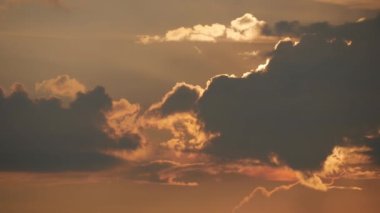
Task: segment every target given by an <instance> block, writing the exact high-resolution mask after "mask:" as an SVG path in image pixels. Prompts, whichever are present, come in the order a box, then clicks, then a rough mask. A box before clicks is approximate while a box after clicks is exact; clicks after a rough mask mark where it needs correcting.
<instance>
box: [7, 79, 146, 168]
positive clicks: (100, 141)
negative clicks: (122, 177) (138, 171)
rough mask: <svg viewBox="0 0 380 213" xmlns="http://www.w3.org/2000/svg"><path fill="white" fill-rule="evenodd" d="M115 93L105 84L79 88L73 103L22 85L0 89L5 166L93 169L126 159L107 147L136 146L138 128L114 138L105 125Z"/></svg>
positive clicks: (128, 148) (139, 138)
mask: <svg viewBox="0 0 380 213" xmlns="http://www.w3.org/2000/svg"><path fill="white" fill-rule="evenodd" d="M111 108H112V99H111V98H110V97H109V96H108V95H107V94H106V93H105V90H104V88H102V87H97V88H95V89H93V90H90V91H88V92H86V93H82V92H79V93H78V94H77V97H76V99H75V100H73V101H72V102H71V103H70V105H69V107H68V108H63V107H62V106H61V102H60V100H59V99H56V98H50V99H36V100H33V99H31V98H29V97H28V94H27V92H25V91H24V89H23V88H22V86H21V85H17V86H15V87H14V89H13V92H12V93H11V94H9V95H5V94H4V93H3V92H2V90H0V117H1V118H2V119H1V122H0V132H1V134H0V171H35V172H40V171H44V172H56V171H88V170H98V169H106V168H110V167H112V166H115V165H117V164H119V163H121V162H122V160H121V159H119V158H117V157H114V156H111V155H108V154H106V151H108V150H136V149H137V148H139V147H140V146H141V137H140V136H139V135H137V134H132V133H131V134H124V135H123V136H121V137H119V138H117V139H115V138H112V137H110V136H109V135H108V134H107V133H106V132H105V131H104V128H105V126H107V121H106V117H105V114H104V112H107V111H109V110H110V109H111Z"/></svg>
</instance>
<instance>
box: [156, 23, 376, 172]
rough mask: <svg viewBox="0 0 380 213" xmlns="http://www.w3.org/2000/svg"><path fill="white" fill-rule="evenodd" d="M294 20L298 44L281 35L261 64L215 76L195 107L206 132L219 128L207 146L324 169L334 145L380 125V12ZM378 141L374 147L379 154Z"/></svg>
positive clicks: (221, 154)
mask: <svg viewBox="0 0 380 213" xmlns="http://www.w3.org/2000/svg"><path fill="white" fill-rule="evenodd" d="M289 26H290V27H285V28H284V29H285V30H284V29H282V30H283V32H286V33H292V34H297V35H301V34H302V37H301V40H300V41H299V42H298V43H297V44H296V43H294V42H292V41H288V40H287V41H282V42H280V43H279V44H278V45H277V46H276V48H275V50H274V51H273V52H272V53H271V60H270V61H269V63H268V64H267V65H266V66H265V67H264V66H263V67H262V70H263V71H262V72H252V73H250V74H247V75H244V77H241V78H239V77H234V76H228V75H221V76H216V77H214V78H212V79H211V81H210V83H209V84H208V86H207V88H206V89H205V91H204V92H203V93H202V95H201V97H200V98H199V99H198V100H197V101H196V103H195V106H194V108H193V109H189V111H196V113H197V116H198V119H199V120H200V121H201V122H202V123H203V124H204V130H205V131H206V132H211V133H217V134H218V135H217V136H216V137H212V138H211V139H210V141H209V142H206V143H205V146H204V147H203V148H202V149H203V151H204V152H206V153H208V154H211V155H213V156H216V157H218V158H221V159H245V158H254V159H259V160H261V161H262V162H267V163H271V156H273V155H277V156H278V158H279V159H280V161H282V162H283V163H285V164H286V165H288V166H290V167H292V168H293V169H297V170H318V169H321V167H322V165H323V162H324V161H325V160H326V158H327V156H328V155H330V154H331V152H332V150H333V148H334V147H335V146H337V145H340V146H345V145H363V144H365V140H364V135H366V134H367V133H368V132H369V131H374V130H376V129H377V128H378V127H379V125H380V98H379V97H380V96H379V91H380V73H379V68H380V64H379V61H378V52H379V50H380V41H379V39H378V38H380V17H378V18H375V19H369V20H366V21H362V22H357V23H348V24H344V25H340V26H331V25H329V24H328V23H318V24H312V25H309V26H301V25H300V24H299V23H297V22H294V23H290V25H289ZM170 96H173V97H177V96H181V97H182V98H183V99H185V97H186V96H184V95H181V94H180V92H173V91H172V92H171V93H170V95H168V97H170ZM166 100H169V99H166ZM176 100H178V101H181V98H176ZM186 100H187V99H186ZM185 103H187V102H184V103H183V104H185ZM191 103H192V102H191ZM165 104H169V101H168V102H167V103H165V101H164V102H163V104H162V105H163V106H164V105H165ZM179 105H180V104H176V106H179ZM185 105H186V106H190V105H189V104H185ZM173 106H174V105H173ZM174 108H175V107H174ZM176 109H181V110H185V109H188V107H185V108H184V107H177V108H176ZM176 109H171V110H170V111H175V110H176ZM161 113H162V112H161ZM345 138H349V139H350V140H345ZM347 141H351V142H350V144H347V143H348V142H347ZM377 145H378V144H376V146H371V147H373V149H372V150H373V151H372V152H371V153H369V154H371V155H373V156H374V155H376V154H378V153H377V150H378V149H377V148H376V147H377Z"/></svg>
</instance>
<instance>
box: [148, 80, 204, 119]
mask: <svg viewBox="0 0 380 213" xmlns="http://www.w3.org/2000/svg"><path fill="white" fill-rule="evenodd" d="M202 92H203V89H202V88H201V87H200V86H194V85H190V84H186V83H177V84H176V85H175V86H174V87H173V88H172V89H171V91H169V92H168V93H167V94H166V95H165V96H164V97H163V98H162V100H161V101H160V102H158V103H156V104H153V105H152V106H151V107H150V109H149V111H150V113H154V114H156V115H159V116H168V115H171V114H175V113H181V112H189V111H191V110H192V109H194V106H195V104H196V102H197V100H198V98H199V97H200V95H201V94H202Z"/></svg>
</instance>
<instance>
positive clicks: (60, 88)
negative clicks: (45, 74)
mask: <svg viewBox="0 0 380 213" xmlns="http://www.w3.org/2000/svg"><path fill="white" fill-rule="evenodd" d="M35 91H36V93H37V95H38V96H41V97H47V98H49V97H55V98H59V99H61V100H64V101H72V100H74V99H75V98H76V95H77V93H79V92H82V93H84V92H85V91H86V86H85V85H83V84H82V83H81V82H79V81H78V80H76V79H75V78H71V77H70V76H68V75H60V76H57V77H55V78H52V79H48V80H44V81H42V82H38V83H36V84H35Z"/></svg>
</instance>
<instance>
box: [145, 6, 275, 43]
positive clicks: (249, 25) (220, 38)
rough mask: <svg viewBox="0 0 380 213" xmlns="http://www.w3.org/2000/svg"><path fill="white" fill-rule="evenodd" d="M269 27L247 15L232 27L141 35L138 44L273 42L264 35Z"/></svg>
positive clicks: (184, 28) (207, 27) (231, 25)
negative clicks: (264, 31)
mask: <svg viewBox="0 0 380 213" xmlns="http://www.w3.org/2000/svg"><path fill="white" fill-rule="evenodd" d="M266 26H267V24H266V22H265V21H262V20H259V19H257V18H256V17H255V16H253V15H252V14H250V13H246V14H244V15H243V16H241V17H238V18H236V19H234V20H232V21H231V23H230V25H229V26H227V25H223V24H219V23H214V24H211V25H201V24H198V25H194V26H193V27H179V28H177V29H173V30H169V31H167V32H166V34H165V35H141V36H139V37H138V42H139V43H142V44H149V43H154V42H178V41H197V42H213V43H215V42H225V41H230V42H260V41H267V40H272V39H271V38H270V37H267V36H264V35H263V34H262V32H263V30H265V27H266Z"/></svg>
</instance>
